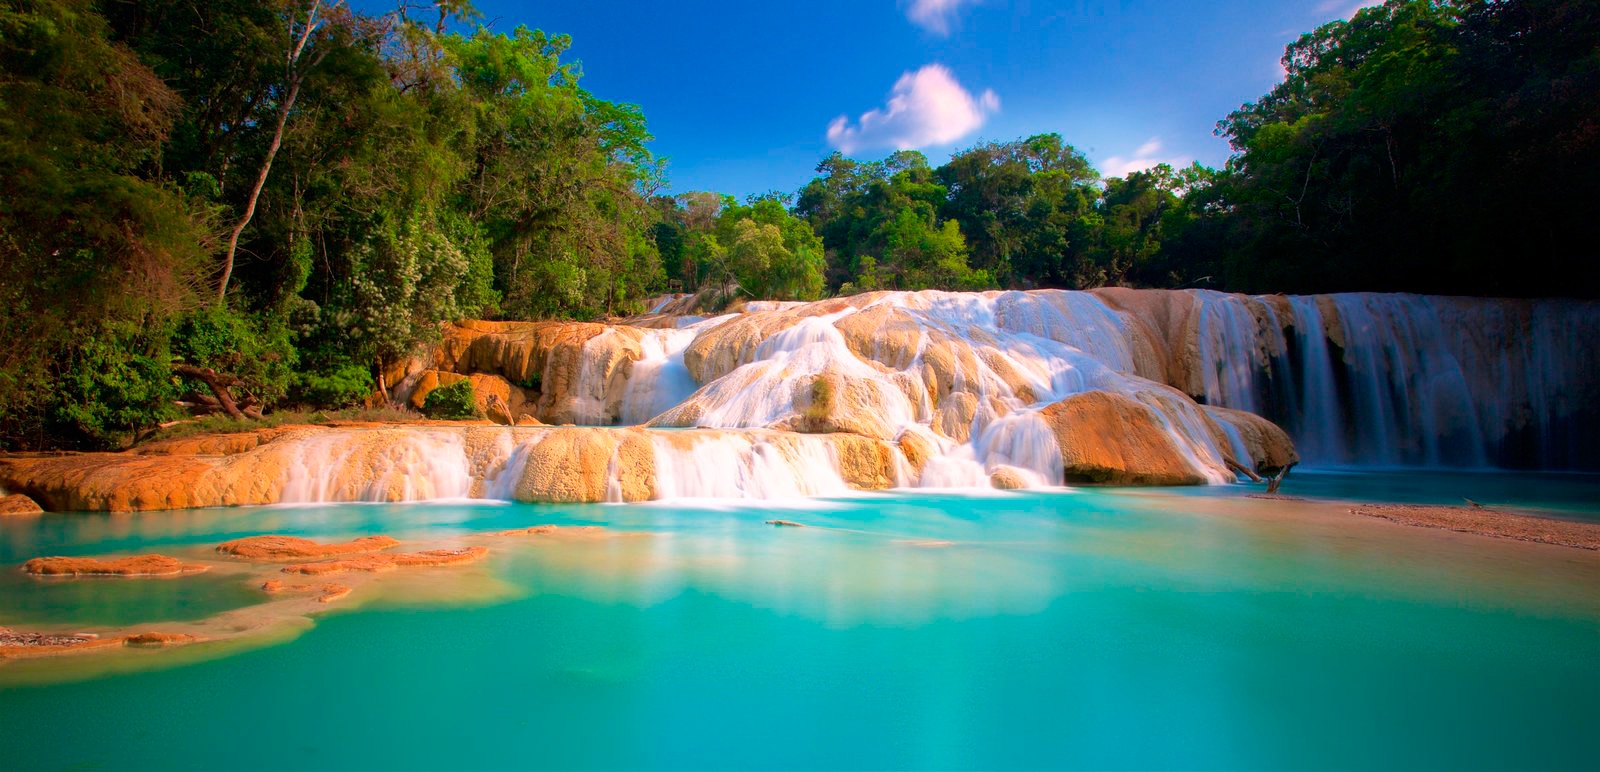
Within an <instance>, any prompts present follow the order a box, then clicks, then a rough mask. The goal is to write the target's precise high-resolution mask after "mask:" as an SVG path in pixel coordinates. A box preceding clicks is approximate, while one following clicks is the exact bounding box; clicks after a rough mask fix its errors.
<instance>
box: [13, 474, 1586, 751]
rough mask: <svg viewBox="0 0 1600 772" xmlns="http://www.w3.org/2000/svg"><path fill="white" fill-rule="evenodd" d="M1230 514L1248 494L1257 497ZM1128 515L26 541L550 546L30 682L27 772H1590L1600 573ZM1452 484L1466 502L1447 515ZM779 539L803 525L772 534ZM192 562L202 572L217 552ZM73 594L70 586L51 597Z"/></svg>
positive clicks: (106, 583)
mask: <svg viewBox="0 0 1600 772" xmlns="http://www.w3.org/2000/svg"><path fill="white" fill-rule="evenodd" d="M1230 491H1232V492H1231V493H1230ZM1239 493H1240V490H1239V489H1216V490H1212V491H1208V492H1207V493H1206V495H1204V496H1196V495H1192V494H1184V495H1172V494H1170V493H1161V492H1157V493H1150V492H1135V491H1116V490H1091V491H1080V492H1073V493H1023V494H1006V495H995V496H989V497H960V496H951V495H916V494H893V495H884V496H864V497H861V498H856V499H849V500H826V501H814V502H800V503H791V504H786V505H784V506H783V507H782V508H764V507H750V508H744V507H717V506H707V505H701V504H693V503H688V504H679V505H672V506H669V505H587V506H556V505H522V504H515V505H505V504H476V503H441V504H408V505H344V506H328V507H307V508H269V509H237V510H204V511H190V512H178V513H149V514H143V515H121V516H113V515H60V516H46V517H43V518H39V519H34V520H14V521H0V562H3V563H5V564H6V565H7V566H8V567H9V566H13V565H14V564H16V563H18V562H21V561H22V560H25V559H27V558H30V557H33V556H36V555H42V554H86V555H87V554H102V553H107V552H117V551H131V550H138V551H155V550H161V551H167V552H169V553H173V554H178V553H182V552H183V551H184V550H200V549H203V547H204V546H205V545H210V544H215V543H216V542H218V541H222V540H224V539H229V538H235V537H238V536H244V535H250V534H257V533H293V534H299V535H307V536H313V537H318V538H328V539H332V538H340V539H343V538H349V537H351V536H356V535H362V534H368V533H388V534H391V535H394V536H396V537H397V538H401V539H429V540H448V539H449V538H451V537H452V536H454V535H459V534H464V533H472V532H479V531H493V530H500V529H506V528H512V527H517V526H526V525H531V524H534V523H540V522H556V523H584V524H588V523H596V524H604V525H607V526H609V527H611V528H612V529H615V530H617V531H622V532H628V531H637V532H642V533H644V534H647V535H643V536H639V537H637V538H609V539H599V540H593V541H582V540H574V541H570V542H563V543H537V542H528V543H517V544H507V545H505V546H504V547H496V548H495V550H494V552H493V553H492V554H491V556H490V557H489V558H488V559H487V560H485V561H483V562H481V563H476V564H472V565H469V566H463V567H458V568H450V569H429V570H427V571H426V572H424V573H421V574H416V575H411V576H402V575H401V574H400V573H398V572H397V573H396V574H394V575H393V576H394V580H393V581H389V580H387V579H386V580H384V581H382V582H380V583H374V585H373V586H372V587H371V588H370V589H371V591H370V592H366V593H365V594H361V593H358V594H357V595H356V596H353V597H352V598H351V600H350V602H349V603H348V604H346V605H334V606H332V607H330V609H329V610H328V612H327V613H324V614H322V615H320V616H318V617H317V618H316V619H315V623H314V624H313V625H310V626H308V627H305V628H304V629H303V630H301V631H299V633H298V635H293V636H283V637H279V638H274V639H271V640H262V641H258V642H255V643H252V644H251V645H247V646H242V647H241V646H227V647H217V646H214V645H212V648H211V649H210V650H208V649H207V646H208V645H201V646H196V647H189V648H188V649H180V650H174V651H168V652H156V653H152V654H150V655H147V656H141V657H139V658H138V659H137V664H136V666H135V667H132V669H130V670H128V671H127V672H99V671H98V669H96V668H93V667H90V666H89V664H88V663H89V662H90V660H89V659H88V657H90V656H99V655H84V656H83V657H77V658H68V659H60V660H53V661H49V662H43V661H40V662H25V663H16V664H12V665H6V666H3V667H0V727H3V728H0V759H5V762H4V766H5V767H6V768H8V769H61V768H75V769H76V768H118V769H164V770H171V769H273V770H280V769H288V768H315V769H444V768H449V769H462V768H473V769H512V768H549V769H579V768H582V769H605V768H642V767H649V768H677V769H688V768H697V769H704V768H786V769H789V768H819V769H820V768H851V769H857V768H940V769H951V768H991V769H993V768H1261V769H1266V768H1271V769H1282V768H1328V769H1349V768H1409V769H1416V768H1506V767H1518V768H1542V769H1556V768H1568V769H1579V768H1592V767H1593V764H1594V760H1595V759H1596V758H1600V732H1596V731H1595V727H1596V724H1597V720H1600V667H1597V666H1596V664H1595V663H1597V662H1600V568H1597V565H1600V563H1597V561H1596V560H1595V559H1594V557H1595V556H1594V555H1593V554H1592V553H1587V552H1582V551H1578V550H1566V549H1563V548H1554V547H1543V546H1533V545H1525V544H1520V543H1510V542H1501V541H1496V540H1491V539H1486V538H1480V537H1467V536H1460V535H1456V534H1448V533H1445V532H1440V531H1429V530H1426V529H1414V528H1406V527H1402V526H1395V525H1391V524H1387V523H1383V522H1379V521H1369V520H1366V519H1363V518H1355V517H1347V518H1344V519H1340V518H1338V517H1336V516H1334V515H1324V514H1318V515H1316V516H1300V515H1294V514H1287V513H1285V514H1282V516H1279V515H1278V514H1277V513H1275V512H1274V511H1273V510H1272V509H1271V508H1272V507H1274V506H1282V505H1281V504H1274V503H1273V502H1263V501H1259V500H1245V499H1242V498H1237V496H1238V494H1239ZM1440 495H1444V494H1440ZM773 517H779V518H783V519H788V520H794V521H798V522H803V523H805V524H807V525H810V526H814V527H810V528H775V527H772V526H769V525H765V524H763V521H764V520H766V519H769V518H773ZM196 554H198V553H196ZM0 593H4V595H5V598H4V600H3V601H0V625H3V624H19V625H20V624H23V623H26V624H28V625H30V626H37V625H40V624H46V623H59V624H61V625H65V626H68V627H70V626H71V625H89V624H105V625H110V624H127V623H130V622H141V621H148V622H161V621H169V620H176V619H180V618H196V617H198V616H204V615H206V614H210V613H213V612H214V611H215V610H218V609H220V608H226V607H234V606H238V605H245V604H249V603H253V602H258V601H259V600H260V599H261V594H260V593H257V592H255V591H253V590H250V589H249V588H248V587H246V586H244V585H243V584H241V583H240V582H238V581H237V580H233V579H229V577H227V576H226V575H217V576H211V575H201V576H197V577H186V578H181V579H171V580H145V581H138V580H133V581H129V580H102V581H93V582H79V583H76V584H73V585H72V586H71V587H70V588H68V589H62V588H60V587H42V586H39V584H38V583H37V582H33V580H28V579H26V578H24V577H17V576H8V577H7V578H6V579H5V580H3V582H0ZM51 593H54V594H51Z"/></svg>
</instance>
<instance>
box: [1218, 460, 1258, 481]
mask: <svg viewBox="0 0 1600 772" xmlns="http://www.w3.org/2000/svg"><path fill="white" fill-rule="evenodd" d="M1223 463H1225V464H1227V466H1228V469H1230V470H1232V471H1233V473H1234V474H1239V475H1243V476H1245V477H1248V478H1250V481H1251V482H1261V475H1259V474H1256V472H1255V470H1254V469H1251V468H1250V467H1248V466H1245V465H1244V464H1241V463H1239V462H1237V461H1234V460H1233V459H1231V458H1230V459H1225V460H1224V462H1223Z"/></svg>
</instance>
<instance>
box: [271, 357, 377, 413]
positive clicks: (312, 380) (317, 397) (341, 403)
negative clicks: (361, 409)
mask: <svg viewBox="0 0 1600 772" xmlns="http://www.w3.org/2000/svg"><path fill="white" fill-rule="evenodd" d="M375 389H376V384H374V383H373V381H372V371H371V369H369V368H367V367H363V366H361V365H358V364H353V363H349V362H345V363H342V364H340V365H339V366H338V367H336V368H334V369H333V370H332V371H330V372H327V373H316V372H310V373H299V374H297V375H296V376H295V388H294V389H293V391H292V394H293V395H294V396H295V397H297V398H298V399H299V400H300V401H302V402H304V403H305V404H308V405H315V406H317V407H328V408H343V407H350V406H352V405H356V404H359V403H360V402H361V401H362V400H364V399H366V398H367V397H368V396H370V395H371V394H372V392H373V391H374V390H375Z"/></svg>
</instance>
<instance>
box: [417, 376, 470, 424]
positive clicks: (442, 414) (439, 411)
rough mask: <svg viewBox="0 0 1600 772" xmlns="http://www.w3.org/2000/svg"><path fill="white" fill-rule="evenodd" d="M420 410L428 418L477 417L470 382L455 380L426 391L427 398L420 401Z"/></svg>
mask: <svg viewBox="0 0 1600 772" xmlns="http://www.w3.org/2000/svg"><path fill="white" fill-rule="evenodd" d="M422 412H423V413H425V414H427V416H428V417H429V418H446V419H458V418H479V417H480V416H479V414H478V401H477V399H476V398H475V397H474V396H473V393H472V382H471V381H456V382H455V383H452V384H450V385H448V386H440V387H439V388H437V389H434V390H433V391H430V392H428V398H427V399H426V400H424V401H423V403H422Z"/></svg>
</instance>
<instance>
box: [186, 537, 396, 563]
mask: <svg viewBox="0 0 1600 772" xmlns="http://www.w3.org/2000/svg"><path fill="white" fill-rule="evenodd" d="M399 543H400V542H398V541H396V540H394V539H392V538H390V537H388V536H363V537H361V538H359V539H356V540H354V541H347V542H343V543H339V544H323V543H321V542H315V541H312V540H310V539H302V538H300V537H298V536H283V535H279V534H268V535H263V536H248V537H245V538H243V539H234V540H233V541H229V542H223V543H222V544H218V545H217V551H218V552H221V553H223V554H224V555H232V556H234V557H238V558H250V559H252V560H277V561H290V560H310V559H313V558H325V557H331V556H333V555H350V554H355V553H361V552H377V551H378V550H385V549H388V548H390V547H393V546H395V545H396V544H399Z"/></svg>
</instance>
